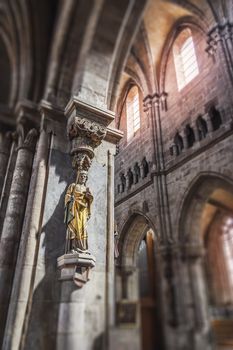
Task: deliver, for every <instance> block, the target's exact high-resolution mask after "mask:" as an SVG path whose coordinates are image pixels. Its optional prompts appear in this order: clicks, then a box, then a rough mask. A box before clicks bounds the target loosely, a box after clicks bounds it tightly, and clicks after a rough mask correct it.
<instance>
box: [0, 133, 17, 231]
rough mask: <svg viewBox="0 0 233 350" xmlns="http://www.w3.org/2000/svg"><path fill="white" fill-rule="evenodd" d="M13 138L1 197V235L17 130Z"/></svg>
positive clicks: (10, 180)
mask: <svg viewBox="0 0 233 350" xmlns="http://www.w3.org/2000/svg"><path fill="white" fill-rule="evenodd" d="M11 138H12V143H11V147H10V155H9V158H8V164H7V168H6V173H5V179H4V183H3V185H2V192H1V197H0V237H1V233H2V227H3V223H4V218H5V215H6V208H7V203H8V198H9V192H10V188H11V183H12V177H13V173H14V168H15V161H16V147H17V133H16V132H14V133H12V134H11Z"/></svg>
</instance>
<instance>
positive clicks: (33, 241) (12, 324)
mask: <svg viewBox="0 0 233 350" xmlns="http://www.w3.org/2000/svg"><path fill="white" fill-rule="evenodd" d="M47 160H48V134H47V133H46V132H45V131H44V130H42V132H41V134H40V138H39V142H38V148H37V153H36V158H35V162H34V169H33V173H32V180H31V184H30V191H29V196H28V201H27V207H26V215H25V218H28V220H25V221H24V226H23V230H22V236H21V242H20V248H19V254H18V259H17V269H16V271H15V276H14V282H13V288H12V294H11V301H10V305H9V309H8V317H7V323H6V331H5V335H4V340H3V348H4V349H5V350H7V349H9V350H10V349H19V346H20V340H21V336H22V330H23V325H24V321H25V316H26V309H27V305H28V301H29V297H30V291H31V283H32V280H33V277H34V276H33V272H34V267H35V264H36V255H37V251H38V242H39V240H38V239H37V236H38V233H39V229H40V221H41V211H42V207H43V202H44V189H45V184H46V175H47Z"/></svg>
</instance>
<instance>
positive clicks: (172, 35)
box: [158, 16, 208, 92]
mask: <svg viewBox="0 0 233 350" xmlns="http://www.w3.org/2000/svg"><path fill="white" fill-rule="evenodd" d="M185 28H190V29H191V30H192V29H194V30H198V31H200V32H201V33H202V35H206V34H207V33H208V24H207V23H206V22H205V21H204V20H203V19H201V18H196V17H193V16H185V17H182V18H180V19H179V20H178V21H176V22H175V24H174V25H173V26H172V28H171V30H170V32H169V34H168V36H167V39H166V41H165V44H164V47H163V50H162V54H161V59H160V63H159V69H158V72H160V73H159V77H158V81H159V91H160V92H164V91H165V90H166V89H165V81H166V71H167V63H168V58H169V55H170V52H171V49H172V46H173V43H174V41H175V40H176V38H177V36H178V35H179V33H180V32H181V31H182V30H183V29H185Z"/></svg>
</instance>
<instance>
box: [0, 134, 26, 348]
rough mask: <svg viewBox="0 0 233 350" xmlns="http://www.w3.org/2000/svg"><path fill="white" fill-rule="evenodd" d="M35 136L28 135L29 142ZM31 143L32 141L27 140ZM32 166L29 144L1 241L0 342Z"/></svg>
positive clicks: (19, 165)
mask: <svg viewBox="0 0 233 350" xmlns="http://www.w3.org/2000/svg"><path fill="white" fill-rule="evenodd" d="M32 136H33V135H29V138H30V137H32ZM26 141H29V140H26ZM32 162H33V149H32V148H31V147H29V145H28V144H25V145H23V146H22V147H20V148H19V149H18V154H17V159H16V164H15V170H14V175H13V179H12V185H11V190H10V195H9V199H8V205H7V210H6V216H5V220H4V224H3V229H2V236H1V241H0V280H1V283H0V309H1V313H0V341H2V336H3V331H4V328H5V322H6V317H7V310H8V304H9V298H10V293H11V285H12V280H13V276H14V270H15V264H16V259H17V254H18V247H19V241H20V235H21V229H22V225H23V218H24V211H25V205H26V200H27V194H28V187H29V182H30V177H31V168H32Z"/></svg>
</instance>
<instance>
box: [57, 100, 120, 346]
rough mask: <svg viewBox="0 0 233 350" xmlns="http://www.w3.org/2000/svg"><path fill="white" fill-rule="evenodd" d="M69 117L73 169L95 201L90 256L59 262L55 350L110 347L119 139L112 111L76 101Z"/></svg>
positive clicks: (63, 258) (77, 255)
mask: <svg viewBox="0 0 233 350" xmlns="http://www.w3.org/2000/svg"><path fill="white" fill-rule="evenodd" d="M66 115H67V117H68V123H67V131H68V136H69V139H70V143H71V152H70V153H71V156H72V160H73V162H72V164H73V168H74V169H75V170H76V171H77V172H79V171H80V170H85V171H86V172H88V177H89V178H88V187H89V186H90V191H91V192H92V193H93V196H94V200H93V205H92V208H93V209H92V211H91V218H90V220H89V222H88V235H89V239H88V240H89V242H88V245H89V248H88V249H89V254H87V253H85V251H84V252H83V253H82V252H79V251H76V252H72V251H65V254H64V255H63V256H61V257H59V258H58V260H57V261H58V268H59V270H60V281H61V302H60V305H59V316H58V328H57V332H58V334H57V349H58V350H60V349H64V348H69V350H76V349H77V347H79V344H81V347H82V349H83V350H88V349H92V348H93V347H94V346H100V347H102V346H107V344H108V328H109V327H110V325H111V324H112V322H113V313H112V311H111V310H112V303H113V259H114V249H113V248H114V246H113V239H114V225H113V223H114V220H113V201H114V199H113V178H112V176H113V156H112V154H113V153H114V152H115V146H113V145H111V144H112V143H114V144H116V143H117V141H119V138H118V137H117V132H116V131H114V130H113V129H111V128H109V127H108V124H109V123H110V122H111V121H112V120H113V114H112V112H109V111H104V110H100V109H98V108H95V107H94V106H90V105H87V104H85V103H83V102H81V101H79V100H77V99H72V100H71V101H70V103H69V104H68V106H67V108H66ZM94 154H95V157H94ZM92 171H93V172H92ZM64 235H65V232H64ZM64 250H65V247H64ZM92 254H93V255H95V257H94V256H93V255H92ZM106 272H107V273H106ZM90 314H91V315H92V317H91V315H90ZM89 316H90V317H89ZM93 319H95V321H94V323H93ZM97 344H99V345H97Z"/></svg>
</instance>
